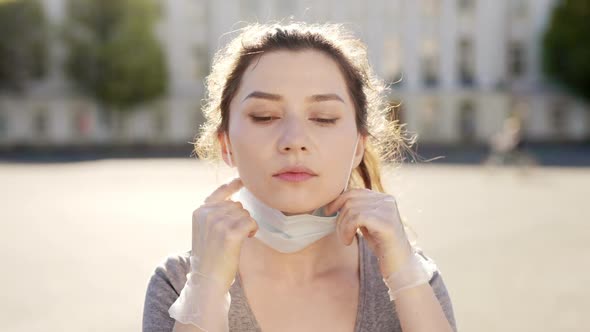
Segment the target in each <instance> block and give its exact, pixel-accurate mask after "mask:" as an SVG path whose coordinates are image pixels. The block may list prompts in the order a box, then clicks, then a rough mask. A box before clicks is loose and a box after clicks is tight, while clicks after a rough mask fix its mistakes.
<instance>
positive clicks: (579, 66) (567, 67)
mask: <svg viewBox="0 0 590 332" xmlns="http://www.w3.org/2000/svg"><path fill="white" fill-rule="evenodd" d="M543 69H544V71H545V73H546V74H547V75H548V76H549V77H550V78H553V79H555V80H556V81H557V82H558V83H559V84H561V85H563V86H564V87H565V88H566V89H568V90H570V91H571V92H573V93H574V94H576V95H578V96H580V97H582V98H584V99H585V100H587V101H590V1H588V0H562V1H559V2H558V3H557V4H556V7H555V9H554V11H553V13H552V16H551V19H550V22H549V25H548V29H547V31H546V32H545V35H544V37H543Z"/></svg>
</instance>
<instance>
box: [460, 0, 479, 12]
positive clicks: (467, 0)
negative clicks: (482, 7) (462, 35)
mask: <svg viewBox="0 0 590 332" xmlns="http://www.w3.org/2000/svg"><path fill="white" fill-rule="evenodd" d="M457 1H458V6H459V10H460V11H461V12H470V11H473V10H474V9H475V0H457Z"/></svg>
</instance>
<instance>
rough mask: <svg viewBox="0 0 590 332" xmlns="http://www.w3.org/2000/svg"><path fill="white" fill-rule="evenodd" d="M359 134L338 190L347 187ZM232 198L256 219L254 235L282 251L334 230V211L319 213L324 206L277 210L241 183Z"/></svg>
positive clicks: (299, 248) (298, 246) (303, 246)
mask: <svg viewBox="0 0 590 332" xmlns="http://www.w3.org/2000/svg"><path fill="white" fill-rule="evenodd" d="M359 138H360V135H357V138H356V143H355V148H354V150H353V154H352V161H351V163H350V167H349V171H348V176H347V177H346V182H345V185H344V189H343V190H342V192H344V191H346V189H347V188H348V181H349V179H350V175H351V174H352V165H353V163H354V153H355V152H356V147H357V145H358V141H359ZM223 139H224V141H225V146H226V151H228V147H229V145H228V144H227V138H226V135H224V136H223ZM226 153H227V159H228V161H229V164H230V165H232V162H231V156H230V155H229V152H226ZM342 192H341V193H342ZM232 199H233V200H235V201H238V202H240V203H242V206H243V207H244V209H246V210H247V211H248V212H249V213H250V215H251V216H252V218H253V219H254V220H256V222H257V224H258V231H257V232H256V235H255V236H254V237H255V238H257V239H259V240H260V241H262V242H263V243H265V244H266V245H268V246H269V247H271V248H273V249H274V250H276V251H279V252H282V253H293V252H297V251H300V250H302V249H304V248H305V247H307V246H309V245H310V244H312V243H314V242H316V241H317V240H319V239H321V238H323V237H324V236H326V235H328V234H330V233H333V232H334V231H335V230H336V218H337V217H338V212H336V213H335V214H333V215H332V216H325V215H324V213H323V212H324V206H322V207H320V208H318V209H316V210H315V211H314V212H313V213H312V214H298V215H292V216H286V215H285V214H283V213H282V212H281V211H280V210H277V209H274V208H272V207H270V206H268V205H266V204H264V203H263V202H262V201H261V200H260V199H258V198H257V197H256V196H254V194H252V192H250V191H249V190H248V189H246V187H242V188H241V189H240V190H239V191H238V192H237V193H235V194H234V195H233V197H232Z"/></svg>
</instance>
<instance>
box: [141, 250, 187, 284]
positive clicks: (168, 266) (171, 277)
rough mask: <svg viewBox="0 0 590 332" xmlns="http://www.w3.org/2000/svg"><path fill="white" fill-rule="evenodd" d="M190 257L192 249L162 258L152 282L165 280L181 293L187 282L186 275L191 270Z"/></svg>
mask: <svg viewBox="0 0 590 332" xmlns="http://www.w3.org/2000/svg"><path fill="white" fill-rule="evenodd" d="M189 257H190V251H187V252H179V253H174V254H170V255H168V256H166V257H164V258H162V259H161V260H160V262H159V263H158V265H157V266H156V268H155V269H154V272H153V273H152V276H151V278H150V284H151V283H153V282H157V281H158V280H163V281H166V282H168V283H170V286H172V287H173V289H174V290H176V291H177V292H178V293H180V291H181V290H182V288H183V287H184V284H185V283H186V275H187V274H188V273H189V271H190V261H189Z"/></svg>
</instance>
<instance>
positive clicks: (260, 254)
mask: <svg viewBox="0 0 590 332" xmlns="http://www.w3.org/2000/svg"><path fill="white" fill-rule="evenodd" d="M241 255H242V257H241V258H240V270H241V271H247V272H245V273H248V274H253V275H256V276H257V277H263V278H264V279H270V280H271V281H273V282H281V283H285V284H290V285H297V284H302V283H309V282H310V281H313V280H315V279H318V278H322V277H324V276H326V275H328V274H330V273H335V272H338V271H341V270H342V269H349V268H354V269H355V270H356V269H358V266H357V264H358V255H359V249H358V239H357V237H356V236H355V238H354V241H353V243H352V244H351V245H350V246H345V245H344V244H342V242H340V239H338V234H337V233H336V232H334V233H331V234H329V235H327V236H325V237H323V238H321V239H320V240H318V241H316V242H314V243H313V244H311V245H310V246H308V247H306V248H305V249H303V250H301V251H298V252H295V253H290V254H284V253H281V252H278V251H276V250H274V249H272V248H270V247H268V246H266V245H265V244H264V243H263V242H261V241H260V240H258V239H256V238H254V237H252V238H246V240H244V243H243V245H242V254H241Z"/></svg>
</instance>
